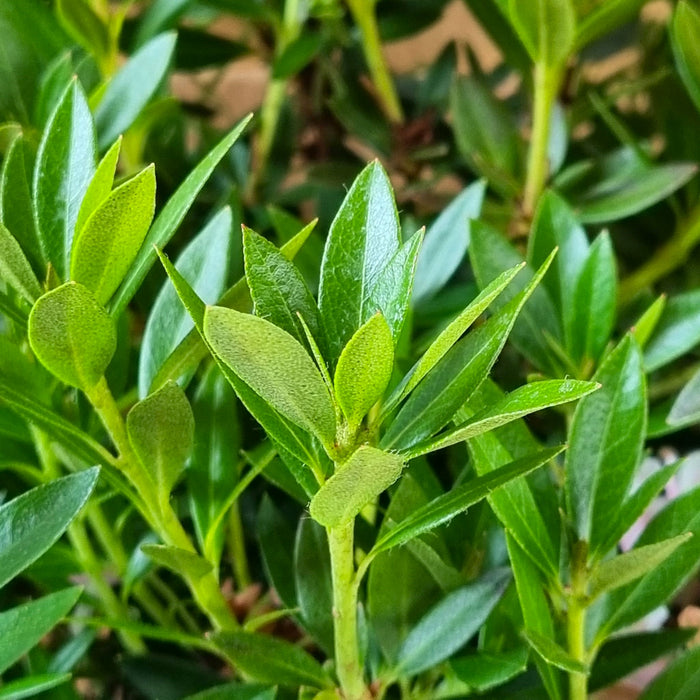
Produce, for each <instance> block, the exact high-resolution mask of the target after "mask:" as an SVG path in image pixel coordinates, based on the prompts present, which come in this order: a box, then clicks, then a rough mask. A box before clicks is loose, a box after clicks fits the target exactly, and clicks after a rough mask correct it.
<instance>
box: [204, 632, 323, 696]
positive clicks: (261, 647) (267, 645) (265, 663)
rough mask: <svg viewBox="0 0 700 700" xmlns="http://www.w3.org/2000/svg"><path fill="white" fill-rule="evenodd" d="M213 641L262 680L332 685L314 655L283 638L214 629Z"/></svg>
mask: <svg viewBox="0 0 700 700" xmlns="http://www.w3.org/2000/svg"><path fill="white" fill-rule="evenodd" d="M212 642H213V643H214V645H215V646H216V647H217V648H218V649H219V650H220V651H221V652H222V653H223V654H225V655H226V656H227V657H228V658H229V660H230V661H231V663H232V664H234V665H235V666H236V668H238V669H240V671H242V672H243V673H244V674H246V676H249V677H250V678H253V679H255V680H258V681H260V682H262V683H275V684H279V685H283V686H291V687H294V688H296V687H298V686H299V685H307V686H311V687H313V688H330V687H332V683H331V680H330V678H329V677H328V674H327V673H326V672H325V670H324V669H323V667H322V666H321V664H319V663H318V661H316V659H314V658H313V656H311V655H309V654H308V653H307V652H305V651H304V650H303V649H301V648H300V647H298V646H295V645H294V644H290V643H289V642H286V641H284V640H282V639H278V638H275V637H270V636H268V635H264V634H257V633H254V632H217V633H215V634H213V635H212Z"/></svg>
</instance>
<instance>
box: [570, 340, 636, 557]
mask: <svg viewBox="0 0 700 700" xmlns="http://www.w3.org/2000/svg"><path fill="white" fill-rule="evenodd" d="M594 379H595V380H596V381H598V382H599V383H600V384H602V388H601V389H600V390H599V391H597V392H595V393H594V394H591V395H590V396H587V397H586V398H584V399H582V400H581V401H580V403H579V404H578V406H577V407H576V411H575V412H574V417H573V421H572V423H571V429H570V432H569V436H570V437H569V449H568V450H567V453H566V466H565V472H566V478H565V489H566V501H567V509H568V513H569V516H570V517H571V518H572V520H573V523H574V527H575V529H576V532H577V534H578V537H579V539H581V540H586V541H588V542H589V543H590V546H591V548H593V549H595V548H596V547H597V545H598V544H599V543H600V542H601V541H602V540H604V539H606V537H607V535H608V531H609V529H610V527H611V525H612V524H613V523H614V521H615V514H616V513H617V512H618V509H619V507H620V503H622V502H623V501H624V499H625V497H626V496H627V493H628V491H629V489H630V486H631V484H632V479H633V478H634V474H635V472H636V469H637V465H638V464H639V463H640V461H641V451H642V446H643V444H644V438H645V431H646V420H647V416H646V383H645V377H644V369H643V367H642V358H641V353H640V352H639V348H638V347H637V344H636V342H635V341H634V339H633V338H632V337H631V336H629V335H628V336H627V337H626V338H625V339H624V340H623V341H622V342H621V343H620V344H619V345H618V346H617V348H616V349H615V350H614V351H613V352H612V353H610V355H608V357H607V358H606V360H605V362H604V363H603V364H602V365H601V367H600V369H599V370H598V372H597V373H596V375H595V377H594ZM620 426H624V427H625V429H624V431H621V430H620Z"/></svg>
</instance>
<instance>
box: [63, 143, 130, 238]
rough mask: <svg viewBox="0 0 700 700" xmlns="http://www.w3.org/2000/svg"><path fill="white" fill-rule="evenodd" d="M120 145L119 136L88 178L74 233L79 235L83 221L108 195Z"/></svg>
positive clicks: (83, 224) (110, 190)
mask: <svg viewBox="0 0 700 700" xmlns="http://www.w3.org/2000/svg"><path fill="white" fill-rule="evenodd" d="M121 146H122V137H121V136H120V137H119V138H118V139H117V140H116V141H115V142H114V143H113V144H112V146H111V148H110V149H109V150H108V151H107V153H105V155H104V157H103V158H102V160H101V161H100V162H99V164H98V166H97V170H95V174H94V175H93V176H92V180H90V184H89V185H88V188H87V190H86V192H85V196H84V197H83V201H82V203H81V205H80V211H79V212H78V218H77V220H76V222H75V235H76V236H79V235H80V232H81V231H82V230H83V227H84V226H85V223H86V222H87V220H88V219H89V218H90V216H91V215H92V213H93V212H94V211H95V210H96V209H97V208H98V207H99V206H100V205H101V204H102V203H103V202H104V201H105V200H106V199H107V197H109V195H110V194H111V192H112V185H113V184H114V175H115V173H116V171H117V162H118V161H119V153H120V151H121Z"/></svg>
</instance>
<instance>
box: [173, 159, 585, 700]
mask: <svg viewBox="0 0 700 700" xmlns="http://www.w3.org/2000/svg"><path fill="white" fill-rule="evenodd" d="M421 240H422V232H418V233H417V234H415V235H414V236H413V237H411V238H408V239H407V240H406V241H404V242H402V240H401V233H400V228H399V222H398V216H397V212H396V207H395V204H394V199H393V194H392V190H391V186H390V184H389V181H388V178H387V176H386V174H385V172H384V171H383V169H382V168H381V166H380V165H379V164H378V163H373V164H371V165H369V166H367V168H365V170H364V171H363V172H362V173H361V174H360V175H359V177H358V178H357V180H356V181H355V183H354V184H353V186H352V187H351V189H350V191H349V192H348V194H347V197H346V198H345V201H344V203H343V205H342V206H341V208H340V210H339V211H338V214H337V215H336V217H335V220H334V222H333V224H332V226H331V230H330V233H329V236H328V239H327V243H326V247H325V251H324V256H323V262H322V267H321V284H320V291H319V300H318V303H317V302H316V301H315V299H314V298H313V296H312V295H311V293H310V292H309V290H308V288H307V287H306V285H305V283H304V281H303V278H302V276H301V274H300V273H299V272H298V270H297V269H296V267H295V266H294V264H293V263H292V262H291V261H289V260H288V259H287V258H286V257H285V256H284V255H283V254H282V253H281V252H280V251H279V250H278V249H277V248H276V247H275V246H274V245H272V244H271V243H270V242H268V241H267V240H265V239H263V238H261V237H260V236H259V235H257V234H256V233H254V232H253V231H250V230H248V229H244V253H245V265H246V280H247V283H248V287H249V289H250V294H251V297H252V301H253V304H254V310H255V313H254V314H249V313H243V312H240V311H237V310H235V309H231V308H225V307H221V306H210V307H207V306H205V305H204V303H203V302H202V301H201V300H200V299H199V298H198V297H197V295H196V294H195V293H194V292H193V290H192V289H191V288H190V287H189V285H188V284H187V283H186V282H185V280H184V278H183V277H182V276H181V275H180V274H179V273H178V272H177V270H175V268H174V267H173V266H172V265H170V263H169V262H168V261H167V259H165V258H163V262H164V264H165V266H166V269H167V271H168V274H169V275H170V277H171V280H172V281H173V283H174V285H175V288H176V289H177V291H178V293H179V295H180V297H181V299H182V301H183V303H184V304H185V306H186V307H187V308H188V310H189V311H190V314H191V315H192V318H193V319H194V322H195V325H196V327H197V329H198V330H199V332H200V333H201V335H202V337H203V339H204V342H205V343H206V346H207V347H208V348H209V350H210V351H211V353H212V355H213V357H214V359H215V360H216V362H217V363H218V365H219V367H220V368H221V370H222V372H223V373H224V375H225V376H226V378H227V379H228V380H229V382H230V383H231V385H232V386H233V388H234V389H235V391H236V393H237V394H238V396H239V398H240V400H241V401H242V403H243V404H244V405H245V406H246V407H247V409H248V410H249V411H250V412H251V414H252V415H253V416H254V417H255V418H256V419H257V421H258V422H259V423H260V424H261V425H262V426H263V427H264V428H265V430H266V432H267V434H268V436H269V437H270V440H271V441H272V444H273V445H274V446H275V448H276V450H277V452H278V453H279V455H280V457H281V458H282V460H283V462H284V463H285V465H286V466H287V468H288V469H289V471H290V472H291V473H292V475H293V476H294V478H295V479H296V481H297V482H298V484H299V486H300V487H301V488H302V489H303V492H304V493H305V494H306V499H307V501H308V503H309V513H310V515H311V518H312V520H313V523H315V524H314V525H312V527H313V528H317V529H316V530H315V532H316V535H315V536H317V537H321V541H322V540H323V539H325V540H327V546H328V550H327V553H326V554H325V556H326V557H327V556H328V555H330V560H329V570H328V575H329V581H328V584H329V587H330V589H331V591H332V607H333V610H334V614H333V616H328V615H329V614H330V610H327V611H326V615H327V616H326V617H325V620H324V615H323V614H322V613H321V612H320V611H318V610H315V611H314V610H310V611H309V615H311V616H314V617H315V618H316V622H318V623H319V624H320V625H321V626H323V625H324V623H325V628H326V630H329V635H328V636H327V637H326V638H325V639H326V640H327V642H326V648H327V649H328V651H329V653H330V654H331V655H332V656H333V657H334V660H335V674H336V678H337V681H338V684H339V686H340V688H342V691H343V693H344V694H345V697H347V698H351V699H353V700H359V699H360V698H367V697H369V690H368V683H369V682H370V681H378V682H380V683H383V684H385V685H389V684H391V683H392V682H394V681H395V680H398V679H404V681H405V682H411V680H410V679H412V678H413V677H415V676H418V675H419V674H420V673H421V672H422V671H424V670H425V669H426V668H428V667H430V666H433V665H435V664H437V663H439V662H440V661H442V660H444V659H445V658H447V657H449V656H450V655H451V654H452V653H453V652H454V651H456V650H457V649H459V648H460V647H461V646H463V645H464V643H465V642H466V641H468V639H469V638H470V637H471V636H473V635H474V633H475V632H476V631H477V629H478V627H479V626H480V624H481V623H482V622H483V620H484V619H485V617H486V616H487V615H488V612H489V611H490V610H491V609H492V608H493V606H494V605H496V603H497V602H498V599H499V597H500V595H501V593H502V591H503V590H504V587H505V586H506V584H507V580H508V576H507V572H504V571H503V570H501V569H494V570H490V571H487V572H485V573H484V574H483V576H482V577H481V578H480V579H478V580H477V581H472V582H466V581H465V584H464V585H462V586H460V587H459V588H458V589H457V590H455V591H453V593H452V594H451V597H448V599H446V600H445V601H444V602H443V603H442V604H441V605H438V606H437V607H436V608H434V609H433V610H431V611H430V612H429V613H428V615H427V617H426V618H425V619H424V620H423V621H422V622H421V623H419V624H418V626H417V627H416V628H415V629H414V630H413V631H412V632H411V633H410V634H409V635H408V636H407V638H406V639H405V640H404V641H403V644H402V646H401V648H400V650H398V651H397V653H396V654H392V655H391V656H390V657H388V658H386V659H384V661H383V662H382V666H383V669H382V674H381V678H370V677H369V676H368V673H367V668H366V664H367V663H368V659H367V658H365V657H364V652H363V651H362V650H361V649H362V648H364V645H361V644H360V641H359V639H358V607H357V606H358V594H359V592H360V587H361V583H362V579H363V576H364V574H365V573H366V572H367V571H368V569H369V568H370V566H371V562H372V561H373V560H375V558H376V557H378V555H380V554H381V553H383V552H388V551H389V550H391V549H393V548H395V547H397V546H398V545H402V544H407V543H409V542H411V541H412V540H414V539H415V538H418V537H420V536H422V535H425V534H426V533H428V532H430V531H432V530H433V529H435V528H437V527H438V526H439V525H441V524H443V523H445V522H447V521H449V520H450V519H452V518H454V517H455V516H457V515H458V514H460V513H462V512H464V511H465V510H466V509H467V508H469V507H470V506H472V505H473V504H475V503H477V502H478V501H479V500H481V499H482V498H484V497H485V496H486V495H487V494H488V493H490V492H491V491H493V490H494V489H496V488H497V487H498V486H501V485H503V484H506V483H509V482H512V481H513V480H514V479H517V478H518V477H521V476H523V475H525V474H527V473H529V472H531V471H533V470H534V469H536V468H537V467H539V466H541V465H543V464H545V463H547V462H548V461H550V460H551V459H552V458H553V457H554V456H555V455H556V454H558V453H559V452H560V451H561V449H562V447H554V448H548V449H544V450H540V451H535V452H534V453H531V454H527V455H525V456H524V457H523V458H521V459H517V460H513V461H512V463H509V464H506V465H504V466H503V468H501V469H499V470H497V471H495V472H494V473H492V474H488V475H483V476H482V477H479V478H473V479H471V478H470V479H467V480H466V481H465V482H464V483H462V484H461V485H460V486H458V487H456V488H454V489H452V490H451V491H448V492H447V493H445V494H443V495H442V496H441V497H438V498H436V499H434V500H432V501H430V502H429V503H427V504H425V506H424V507H422V508H420V509H418V510H417V511H416V512H414V513H412V514H410V515H409V516H408V517H406V518H403V519H401V520H400V521H399V522H398V523H393V522H390V523H387V524H386V527H385V528H384V529H383V530H382V531H381V534H380V536H379V537H377V538H376V539H375V542H374V544H373V545H372V546H371V547H370V548H369V550H368V551H367V553H366V554H365V556H364V557H361V558H360V559H359V563H357V562H356V558H355V544H354V542H355V539H354V531H355V523H356V520H361V519H365V520H368V521H369V522H370V523H374V522H375V515H373V513H375V514H376V510H375V509H376V506H377V503H378V499H380V498H381V497H382V494H384V492H386V491H387V490H389V489H392V488H394V485H395V484H396V482H397V481H399V480H400V479H401V476H402V474H403V473H404V471H405V469H406V468H407V465H408V463H409V462H410V460H412V459H414V458H418V457H420V456H422V455H425V454H429V453H431V452H434V451H436V450H439V449H442V448H445V447H448V446H450V445H454V444H457V443H460V442H463V441H464V440H467V439H469V438H471V437H473V436H477V435H482V434H485V433H488V431H490V430H493V429H494V428H496V427H498V426H499V425H504V424H506V423H509V422H511V421H513V420H516V419H518V418H521V417H522V416H525V415H527V414H529V413H532V412H534V411H537V410H540V409H544V408H547V407H551V406H556V405H559V404H563V403H567V402H569V401H572V400H574V399H577V398H580V397H582V396H585V395H586V394H589V393H591V392H592V391H594V390H595V389H596V385H595V384H594V383H591V382H582V381H576V380H562V381H560V380H552V381H546V382H535V383H532V384H529V385H526V386H523V387H521V388H519V389H516V390H515V391H513V392H511V393H510V394H509V395H507V396H505V397H503V398H502V400H500V401H498V402H495V403H494V404H493V405H491V406H489V407H487V408H485V409H483V410H481V411H478V412H475V413H474V415H473V416H472V417H470V418H469V419H467V420H464V421H457V422H456V423H455V416H456V414H457V413H458V411H459V410H460V409H462V408H463V407H464V406H465V405H466V406H470V405H471V404H470V401H471V398H472V397H473V396H475V395H476V392H477V390H478V388H479V387H480V385H482V384H483V382H484V381H485V380H486V379H487V377H488V375H489V372H490V370H491V368H492V366H493V364H494V363H495V361H496V359H497V358H498V356H499V354H500V351H501V349H502V348H503V346H504V344H505V342H506V340H507V337H508V334H509V333H510V331H511V329H512V327H513V324H514V322H515V320H516V318H517V316H518V314H519V313H520V311H521V309H522V307H523V306H524V305H525V304H526V302H527V300H528V299H529V297H530V296H531V295H532V293H533V291H534V290H535V288H536V286H537V284H538V283H539V282H540V280H541V278H542V276H543V275H544V274H545V272H546V270H547V269H548V268H549V266H550V264H551V261H552V258H553V256H554V253H552V255H551V256H550V257H549V258H548V259H547V260H546V261H545V262H544V264H543V265H542V266H541V268H540V269H539V270H538V271H537V273H536V274H535V275H534V277H533V278H532V279H531V280H530V281H529V283H528V284H527V285H526V286H525V287H524V288H523V289H522V290H521V291H520V292H519V293H518V294H516V295H515V296H513V298H512V299H511V300H510V301H509V302H508V303H507V304H506V305H505V306H503V308H502V309H500V310H499V311H498V312H496V313H495V314H493V315H492V316H491V318H489V320H488V321H486V322H485V323H483V324H481V325H477V326H476V327H475V328H474V329H473V330H471V332H467V331H469V329H470V327H472V325H474V324H475V322H476V321H477V319H479V317H480V316H481V315H482V314H483V312H484V311H485V310H486V309H487V308H488V307H489V305H490V304H491V302H492V301H494V299H496V298H497V297H498V296H499V294H501V293H502V292H503V290H504V289H506V288H507V287H508V285H509V284H510V283H511V281H512V280H513V278H514V277H515V276H516V275H517V274H518V272H519V271H520V269H521V267H522V266H521V265H516V266H515V267H514V268H512V269H510V270H507V271H506V272H505V273H504V274H503V275H501V276H499V277H498V278H497V279H496V280H494V282H493V284H491V285H490V286H489V287H488V288H487V289H485V290H484V291H483V292H482V293H481V294H480V295H479V296H478V297H477V298H476V299H475V300H474V301H472V303H471V304H469V305H468V306H467V307H466V308H465V309H463V310H462V312H461V313H459V315H458V316H457V317H456V318H455V319H454V320H453V322H452V323H451V324H450V325H448V326H447V327H446V328H445V329H444V330H443V331H442V332H441V333H440V334H439V335H438V337H437V338H436V339H435V341H434V342H433V343H432V345H431V346H430V347H429V348H428V350H427V351H426V352H425V353H424V354H423V355H422V356H421V358H420V359H419V360H418V361H417V362H416V364H415V365H414V366H413V367H412V368H411V369H410V370H409V371H408V372H406V373H404V374H403V375H402V376H400V375H398V374H397V373H396V372H395V362H394V353H395V347H396V345H397V343H398V342H399V339H400V337H401V333H402V330H403V328H404V324H405V321H406V317H407V311H408V308H409V301H410V294H411V288H412V279H413V274H414V270H415V265H416V260H417V256H418V253H419V250H420V243H421ZM391 525H394V526H393V527H391ZM319 526H320V527H319ZM324 530H325V535H324ZM324 548H325V547H324ZM454 605H457V606H459V609H460V613H459V620H460V623H459V624H457V623H455V624H454V625H453V627H451V629H450V633H449V634H447V635H442V636H443V638H442V639H441V641H440V643H439V644H437V637H434V635H435V634H437V631H438V630H439V629H440V627H441V623H440V620H442V619H443V618H444V617H445V616H446V615H452V614H453V613H454V608H453V606H454ZM319 618H320V619H319ZM311 624H312V625H313V620H312V621H311ZM364 624H366V625H367V626H368V627H369V628H371V627H372V625H375V624H378V621H376V620H373V619H372V618H371V616H370V617H369V619H367V620H366V621H365V623H364ZM428 630H432V632H428ZM267 642H268V643H267V645H266V643H265V638H264V637H260V635H251V634H249V635H246V634H244V633H240V632H234V633H229V632H222V633H220V634H217V635H216V636H215V637H214V643H215V644H216V645H218V646H219V647H220V648H221V649H223V650H225V651H229V652H230V653H231V658H232V660H233V661H234V663H237V664H238V666H239V668H241V670H243V671H244V672H246V673H248V674H250V675H251V676H252V677H254V678H258V679H259V680H263V681H265V680H271V679H270V678H269V673H270V672H269V670H268V669H267V666H266V664H267V659H268V657H271V656H274V653H275V650H274V644H273V642H274V640H267ZM321 643H322V644H323V643H324V642H323V637H321ZM241 649H247V650H248V651H249V653H248V654H240V653H239V654H237V652H240V650H241ZM428 649H429V650H430V651H429V653H428ZM303 682H304V679H303V677H299V679H298V683H299V684H302V683H303Z"/></svg>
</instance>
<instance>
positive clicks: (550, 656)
mask: <svg viewBox="0 0 700 700" xmlns="http://www.w3.org/2000/svg"><path fill="white" fill-rule="evenodd" d="M523 637H524V638H525V639H526V640H527V642H528V644H529V645H530V646H531V647H532V648H533V649H534V650H535V651H536V652H537V653H538V654H539V655H540V656H541V657H542V658H543V659H544V660H545V661H546V662H547V663H548V664H551V665H552V666H556V668H560V669H561V670H562V671H567V672H568V673H585V674H588V666H586V664H583V663H581V662H580V661H577V660H576V659H574V658H573V657H571V656H570V655H569V654H568V653H567V652H566V651H564V649H562V648H561V647H560V646H559V645H558V644H557V643H556V642H553V641H552V640H551V639H550V638H549V637H545V636H544V635H543V634H540V633H539V632H535V631H534V630H525V631H524V632H523Z"/></svg>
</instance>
